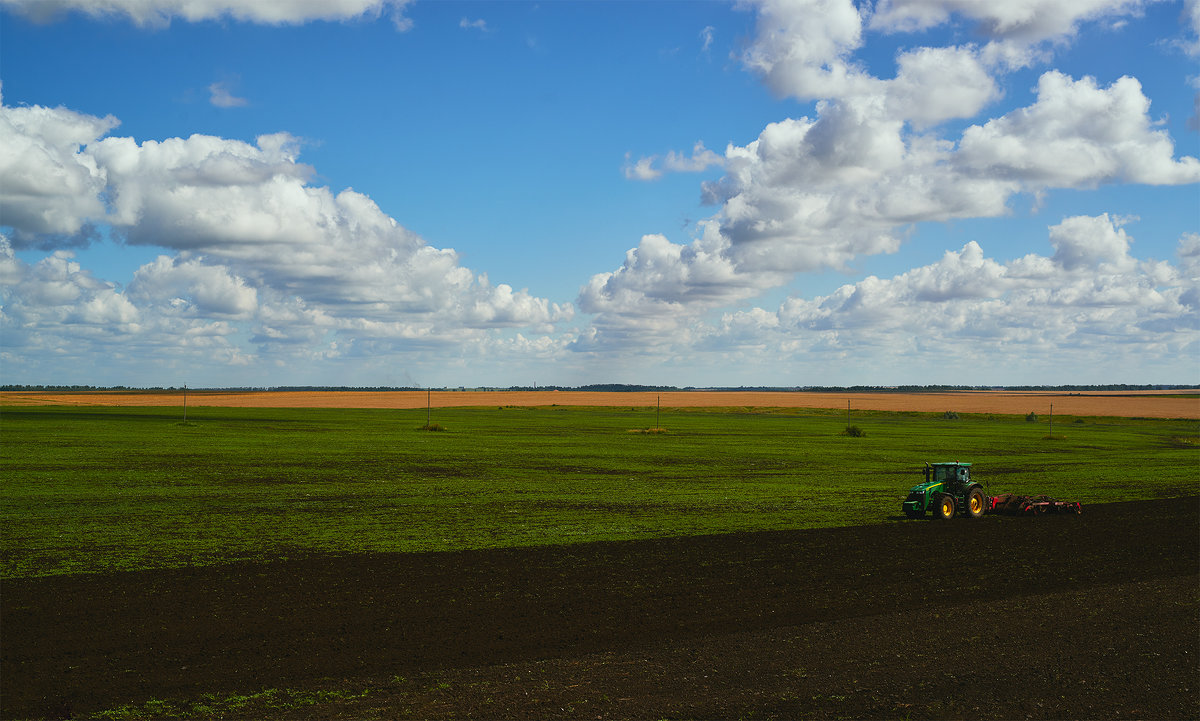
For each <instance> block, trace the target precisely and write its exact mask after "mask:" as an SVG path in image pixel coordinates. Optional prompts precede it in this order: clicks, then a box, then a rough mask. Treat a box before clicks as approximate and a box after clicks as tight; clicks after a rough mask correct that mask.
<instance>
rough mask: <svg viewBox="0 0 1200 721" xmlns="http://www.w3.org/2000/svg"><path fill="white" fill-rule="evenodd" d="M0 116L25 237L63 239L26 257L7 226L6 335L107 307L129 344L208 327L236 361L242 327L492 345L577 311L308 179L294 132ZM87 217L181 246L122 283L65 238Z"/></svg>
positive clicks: (344, 342) (263, 336) (208, 334)
mask: <svg viewBox="0 0 1200 721" xmlns="http://www.w3.org/2000/svg"><path fill="white" fill-rule="evenodd" d="M2 117H3V120H4V124H3V126H2V127H3V132H4V133H6V136H5V137H6V139H7V140H8V142H7V143H6V144H5V146H6V148H7V149H15V150H17V151H18V152H16V153H12V152H11V150H6V151H5V153H4V155H3V158H4V160H3V162H2V163H0V170H2V171H3V172H2V173H0V187H3V188H4V189H5V195H4V196H3V197H4V203H5V206H4V223H5V224H6V225H8V226H9V227H11V228H12V229H13V236H12V237H13V238H15V239H17V240H18V243H17V244H16V245H17V246H18V247H33V246H38V247H44V248H48V249H54V248H55V247H59V248H63V249H60V250H58V251H56V252H55V253H54V254H53V255H52V256H51V257H50V258H47V259H46V260H44V261H41V262H40V263H38V264H36V265H34V266H27V265H25V264H23V263H21V262H20V261H19V260H17V259H16V258H15V256H14V255H13V252H12V246H13V243H12V242H11V241H10V239H9V238H8V237H5V239H4V247H5V249H6V253H7V258H8V259H7V261H6V262H7V266H6V268H7V271H6V273H7V275H9V276H11V277H12V282H11V283H8V284H6V287H5V288H4V292H3V298H2V300H3V302H4V307H5V321H6V326H7V327H6V331H5V335H6V344H7V345H9V346H10V347H12V348H16V347H24V348H26V349H27V350H30V349H37V348H44V346H45V344H47V343H51V342H56V341H51V340H50V339H54V338H64V337H70V336H71V335H72V334H77V333H79V332H81V331H80V328H81V326H83V325H87V324H88V323H90V321H91V320H95V319H98V318H107V319H109V320H110V321H112V323H113V325H112V327H110V328H108V329H107V332H108V333H121V334H123V335H125V336H127V340H128V339H129V338H135V337H136V338H142V339H144V340H145V341H146V342H148V343H149V342H150V337H149V336H146V335H145V334H147V333H153V334H154V337H155V338H156V339H157V340H156V341H155V342H156V343H157V342H158V341H163V342H166V341H167V340H168V339H170V338H176V339H177V340H181V339H188V342H189V343H192V344H193V345H194V344H195V343H196V342H197V341H198V340H200V339H205V340H206V342H208V343H209V344H210V345H209V346H194V347H206V348H210V347H212V346H211V344H218V345H220V347H221V349H222V350H223V352H225V355H226V356H228V357H231V358H232V357H239V358H242V359H243V360H244V359H245V357H246V354H247V353H248V352H249V351H247V350H246V349H245V348H244V347H242V345H240V344H243V345H244V343H245V342H246V339H250V340H251V341H252V342H253V343H255V344H257V345H258V346H259V350H260V352H262V353H267V354H272V353H278V352H285V350H286V348H288V347H297V346H298V345H300V344H309V345H311V344H322V345H325V346H327V347H336V348H338V349H340V351H339V352H345V350H346V349H348V348H350V347H352V346H354V344H355V343H356V342H362V341H373V342H384V343H389V342H390V343H405V342H408V343H411V342H419V343H421V344H422V345H425V346H435V345H443V346H444V345H446V344H455V345H462V344H464V343H470V344H474V345H476V346H479V347H482V345H481V344H487V343H489V342H491V341H489V339H488V336H489V334H492V333H494V332H496V331H498V330H500V329H509V328H512V329H516V328H530V329H533V330H535V331H536V332H546V331H548V330H550V329H552V327H553V325H554V324H556V323H558V322H560V321H563V320H567V319H569V318H570V317H571V315H572V313H573V309H572V307H571V306H570V305H558V304H552V303H550V302H548V301H547V300H545V299H543V298H536V297H534V296H532V295H530V294H529V293H528V292H527V291H524V290H515V289H513V288H512V287H510V286H508V285H506V284H503V283H501V284H493V283H491V282H490V281H489V279H488V278H487V276H486V275H482V274H479V275H477V274H475V273H473V272H472V271H471V270H469V269H467V268H464V267H462V266H461V265H460V264H459V262H458V255H457V254H456V253H455V252H454V251H453V250H450V249H439V248H435V247H432V246H430V245H429V244H427V243H426V242H425V241H424V240H423V239H422V238H420V237H419V236H417V235H416V234H414V233H412V232H411V231H409V230H407V229H406V228H404V227H403V226H401V225H400V224H399V223H397V222H396V221H395V220H394V219H393V218H391V217H389V216H388V215H387V214H385V213H384V212H383V211H382V210H381V209H380V208H379V207H378V206H377V205H376V204H375V203H374V202H373V201H372V200H371V199H370V198H369V197H367V196H365V195H363V194H362V193H358V192H355V191H354V190H351V189H347V190H343V191H341V192H339V193H334V192H332V191H331V190H330V189H329V188H327V187H314V186H312V185H310V184H309V182H308V181H309V178H310V177H311V176H312V174H313V171H312V169H311V168H309V167H308V166H306V165H304V164H302V163H300V162H298V153H299V144H298V143H297V142H296V140H295V139H294V138H292V137H291V136H289V135H287V134H275V135H266V136H262V137H259V138H258V139H257V140H256V142H255V143H253V144H251V143H246V142H242V141H236V140H229V139H225V138H218V137H213V136H204V135H194V136H192V137H190V138H169V139H167V140H164V141H161V142H158V141H146V142H144V143H140V144H139V143H138V142H136V141H135V140H134V139H132V138H126V137H110V138H103V139H100V136H102V135H103V134H104V133H105V132H106V131H107V130H108V129H110V128H112V127H113V126H114V125H115V124H116V123H115V121H114V120H113V119H111V118H105V119H99V118H93V117H90V116H85V115H81V114H78V113H73V112H71V111H67V110H62V109H58V110H50V109H46V108H41V107H37V106H34V107H30V108H4V109H3V116H2ZM93 223H99V224H105V225H107V226H108V227H109V228H110V230H111V233H112V234H113V235H115V236H117V237H119V238H121V239H122V240H123V242H125V243H128V244H133V245H147V246H153V247H158V248H163V249H166V250H167V251H169V253H170V254H169V255H163V256H160V257H159V258H157V259H156V260H154V261H152V262H150V263H148V264H147V265H145V266H143V267H142V268H141V269H139V270H138V271H137V272H136V273H135V274H134V277H133V279H132V282H131V283H130V284H129V287H128V288H126V289H124V290H121V289H120V288H119V287H118V286H117V285H116V284H113V283H106V282H103V281H100V280H98V279H95V278H93V277H92V276H91V275H90V274H89V273H87V271H85V270H83V269H82V268H79V267H78V263H76V262H75V261H74V260H73V259H72V256H71V255H70V253H69V251H67V250H65V248H67V247H69V246H70V245H71V244H72V242H71V238H70V237H69V235H70V234H72V233H75V234H78V233H79V232H81V229H83V228H86V227H89V226H90V224H93ZM18 327H19V331H18ZM88 333H89V334H93V335H94V331H88ZM68 345H69V344H68ZM185 345H186V344H185Z"/></svg>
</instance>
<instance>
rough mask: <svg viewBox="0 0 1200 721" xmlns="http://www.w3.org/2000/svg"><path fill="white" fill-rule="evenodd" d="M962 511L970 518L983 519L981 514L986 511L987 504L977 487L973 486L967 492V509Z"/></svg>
mask: <svg viewBox="0 0 1200 721" xmlns="http://www.w3.org/2000/svg"><path fill="white" fill-rule="evenodd" d="M964 510H966V512H967V515H968V516H970V517H971V518H983V512H984V511H985V510H987V503H986V499H985V498H984V497H983V491H981V490H980V489H979V486H975V487H974V488H972V489H971V490H970V491H968V492H967V507H966V509H964Z"/></svg>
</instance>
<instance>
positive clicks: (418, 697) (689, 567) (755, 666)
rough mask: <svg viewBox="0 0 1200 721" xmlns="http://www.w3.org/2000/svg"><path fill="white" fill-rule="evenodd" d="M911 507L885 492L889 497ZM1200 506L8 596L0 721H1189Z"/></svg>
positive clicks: (85, 579) (389, 561) (334, 560)
mask: <svg viewBox="0 0 1200 721" xmlns="http://www.w3.org/2000/svg"><path fill="white" fill-rule="evenodd" d="M898 503H899V502H897V505H898ZM1198 574H1200V498H1195V497H1192V498H1184V499H1168V500H1159V501H1147V502H1131V503H1121V504H1109V505H1097V506H1090V507H1086V508H1085V509H1084V513H1083V515H1081V516H1044V517H1040V518H1008V517H990V516H989V517H985V518H983V519H981V520H979V521H969V520H965V519H964V520H957V519H956V520H954V521H951V522H947V523H940V522H932V521H913V522H897V523H887V524H882V525H877V526H869V527H859V528H843V529H828V530H808V531H795V532H767V533H751V534H734V535H723V536H706V537H694V538H681V539H667V540H654V541H635V542H622V543H600V544H587V545H578V546H561V547H549V548H533V549H513V550H494V551H473V552H458V553H440V554H420V555H416V554H409V555H404V554H394V555H370V556H341V557H332V556H321V557H306V558H292V559H290V560H287V561H281V562H277V563H272V564H267V565H250V564H240V565H228V566H220V567H209V568H196V569H185V570H162V571H155V572H135V573H122V574H113V575H94V576H75V577H53V578H45V579H25V580H10V581H6V582H5V583H4V584H3V588H2V599H3V614H2V616H0V621H2V629H0V632H2V635H0V646H2V649H0V651H2V661H3V669H2V671H3V673H2V675H0V704H2V706H0V714H2V715H3V717H5V718H25V717H71V716H76V717H87V716H88V715H89V714H94V713H96V712H97V711H98V710H102V709H109V708H114V707H116V706H119V705H121V704H127V703H141V702H144V701H146V700H148V699H171V698H195V697H199V695H200V694H202V693H205V692H218V693H252V692H255V691H261V690H262V689H267V688H278V689H285V688H290V689H348V690H354V689H359V690H360V691H367V693H365V694H360V696H359V697H358V698H348V697H344V698H342V700H341V701H340V702H338V703H332V704H325V705H320V706H309V707H304V708H295V709H291V710H287V709H284V710H275V711H271V712H270V713H265V712H263V711H262V710H261V709H260V710H258V711H255V712H252V713H251V712H247V713H248V715H252V716H260V715H272V716H275V717H280V718H282V717H295V718H302V717H303V718H308V717H313V716H318V717H335V716H337V717H346V718H362V717H369V718H395V717H402V716H411V717H419V718H449V717H455V718H467V717H481V718H505V717H507V718H550V717H566V718H588V719H595V718H665V717H669V718H677V717H683V718H738V717H755V718H764V717H765V718H910V717H911V718H972V719H973V718H1003V719H1016V718H1051V719H1058V718H1077V719H1101V718H1113V719H1116V718H1159V719H1185V718H1197V717H1200V662H1198V657H1200V575H1198Z"/></svg>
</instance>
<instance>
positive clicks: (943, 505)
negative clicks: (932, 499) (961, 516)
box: [933, 493, 955, 521]
mask: <svg viewBox="0 0 1200 721" xmlns="http://www.w3.org/2000/svg"><path fill="white" fill-rule="evenodd" d="M954 510H955V509H954V496H951V495H949V494H945V493H943V494H942V495H941V497H940V498H938V499H937V503H936V504H935V505H934V506H933V517H934V518H937V519H940V520H943V521H949V520H950V519H951V518H954Z"/></svg>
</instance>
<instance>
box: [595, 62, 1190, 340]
mask: <svg viewBox="0 0 1200 721" xmlns="http://www.w3.org/2000/svg"><path fill="white" fill-rule="evenodd" d="M1149 107H1150V101H1149V100H1148V99H1147V98H1146V97H1145V95H1143V94H1142V91H1141V86H1140V84H1139V83H1138V82H1137V81H1136V80H1133V79H1132V78H1121V79H1119V80H1117V81H1116V82H1114V83H1113V84H1112V85H1110V86H1109V87H1107V88H1103V87H1099V86H1098V85H1097V83H1096V82H1095V80H1093V79H1092V78H1082V79H1080V80H1072V79H1071V78H1068V77H1066V76H1065V75H1063V74H1061V73H1059V72H1056V71H1049V72H1047V73H1045V74H1043V75H1042V77H1041V80H1040V81H1039V83H1038V88H1037V101H1036V102H1035V103H1034V104H1032V105H1030V106H1028V107H1026V108H1021V109H1017V110H1014V111H1012V112H1010V113H1008V114H1005V115H1003V116H1001V117H999V118H996V119H993V120H991V121H988V122H987V123H985V124H983V125H972V126H970V127H968V128H967V129H966V130H965V131H964V132H963V134H962V136H961V139H960V140H959V141H958V142H957V143H952V142H949V141H946V140H941V139H939V138H937V137H936V136H933V135H924V134H914V133H907V132H905V130H904V125H903V123H902V122H901V121H900V120H897V119H895V118H894V117H893V116H892V115H891V114H889V113H887V112H885V108H886V104H885V103H883V102H880V103H875V104H870V103H866V102H863V101H857V100H856V101H843V102H840V103H822V104H819V105H818V113H819V114H818V117H817V118H816V119H812V118H801V119H798V120H785V121H781V122H777V123H772V124H770V125H768V126H767V127H766V128H765V129H764V130H763V132H762V134H761V135H760V136H759V137H758V139H756V140H755V141H754V142H752V143H750V144H748V145H746V146H744V147H738V146H733V145H731V146H729V147H728V148H727V149H726V151H725V168H726V175H725V177H723V178H722V179H721V180H719V181H717V182H713V183H708V184H706V185H705V196H706V198H707V200H709V202H712V203H716V204H719V205H720V213H719V214H718V215H717V216H715V219H714V223H716V224H719V231H717V230H714V228H713V227H712V226H713V224H712V223H710V224H706V226H705V238H704V239H703V240H698V241H695V242H694V243H693V244H691V245H689V246H680V245H671V246H669V247H668V246H666V245H664V243H665V241H664V240H661V239H660V240H656V241H655V242H653V243H647V242H646V241H645V240H643V243H642V244H641V245H640V246H639V247H638V248H635V249H633V250H631V251H629V253H628V254H627V257H626V261H625V263H624V265H623V266H622V267H621V269H620V270H618V271H616V272H615V273H611V274H601V275H598V276H596V277H594V278H593V279H592V281H591V283H589V284H588V285H587V286H586V287H585V288H584V290H583V293H582V295H581V298H580V302H581V305H582V307H583V308H584V309H585V310H588V311H589V312H604V313H606V315H605V317H604V318H603V319H602V325H609V326H611V325H613V324H614V323H615V322H616V318H615V317H614V315H615V314H618V313H625V314H627V315H628V316H629V317H630V318H631V319H632V318H640V317H641V316H642V315H643V314H644V312H645V311H646V310H647V309H650V308H656V307H661V308H662V309H664V310H669V311H670V316H671V317H672V318H674V319H676V320H675V321H673V325H678V324H679V323H680V322H681V321H680V320H679V319H681V318H685V317H688V316H689V314H690V316H691V317H692V318H693V319H694V318H695V317H697V316H698V315H700V314H702V313H704V312H705V311H707V310H710V309H711V308H712V307H714V305H715V304H713V303H708V302H706V301H704V299H702V298H697V295H698V294H697V293H696V288H694V287H692V286H691V285H689V284H686V283H685V284H681V283H679V282H675V279H679V278H688V277H690V276H691V275H692V274H693V273H692V271H691V269H689V268H688V267H687V266H689V265H692V264H697V265H699V264H703V267H704V268H711V267H714V266H718V267H721V268H723V269H724V271H723V272H722V273H720V274H712V273H709V272H705V273H703V274H702V275H703V277H705V278H706V279H709V280H710V281H711V282H709V283H707V284H706V285H705V286H704V291H705V297H708V298H721V299H722V300H724V301H729V300H733V299H740V298H744V297H746V296H747V295H748V294H749V293H748V292H747V291H748V289H750V288H756V289H758V290H760V291H761V290H764V289H766V288H769V287H772V286H773V285H778V284H780V283H782V282H786V279H787V278H788V277H789V274H791V273H798V272H805V271H814V270H820V269H822V268H838V269H842V268H846V267H847V266H848V265H849V264H850V262H851V261H852V260H853V259H854V258H856V257H859V256H862V255H874V254H879V253H889V252H894V251H895V250H897V249H898V248H899V246H900V243H901V239H902V236H903V234H904V232H905V228H906V227H907V226H909V225H910V224H913V223H919V222H925V221H945V220H952V219H956V218H976V217H994V216H999V215H1003V214H1005V213H1007V212H1008V205H1007V203H1008V200H1009V199H1010V198H1011V197H1012V196H1013V195H1014V194H1016V193H1018V192H1028V193H1039V192H1042V191H1044V190H1046V189H1049V188H1089V187H1094V186H1096V185H1099V184H1103V183H1116V182H1130V183H1145V184H1179V183H1194V182H1197V181H1200V161H1197V159H1196V158H1192V157H1183V158H1179V159H1176V158H1175V157H1174V146H1173V144H1172V142H1171V139H1170V137H1169V136H1168V135H1167V134H1166V133H1165V132H1164V131H1162V130H1160V129H1157V128H1155V126H1154V123H1153V122H1152V121H1151V120H1150V117H1149ZM1088 242H1097V241H1095V239H1093V240H1089V241H1088ZM664 266H667V267H670V268H671V269H672V270H671V274H670V279H671V280H670V281H669V282H668V281H665V280H664V274H663V271H662V268H663V267H664ZM721 282H724V283H726V286H725V287H724V289H720V288H717V287H715V284H716V283H721ZM697 300H699V301H701V302H696V301H697Z"/></svg>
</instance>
